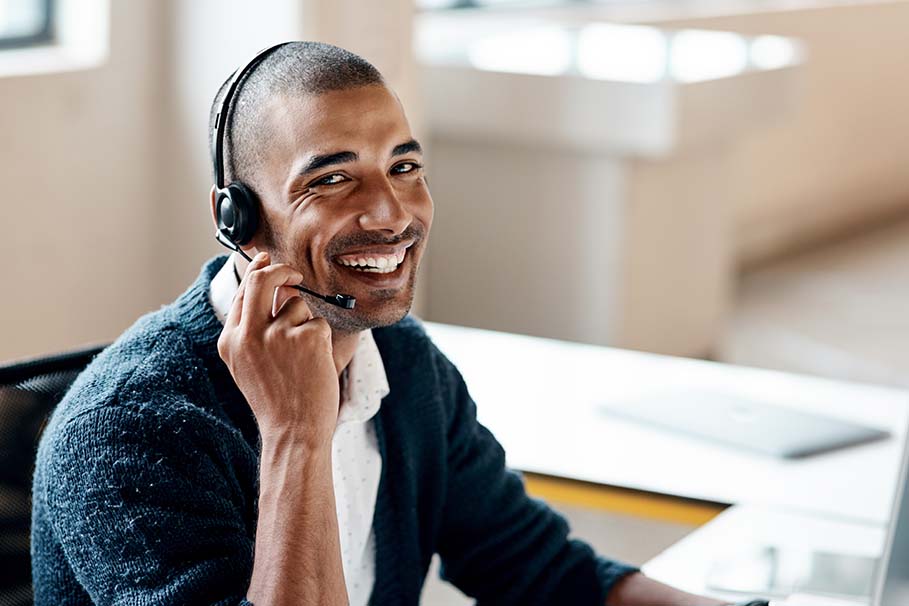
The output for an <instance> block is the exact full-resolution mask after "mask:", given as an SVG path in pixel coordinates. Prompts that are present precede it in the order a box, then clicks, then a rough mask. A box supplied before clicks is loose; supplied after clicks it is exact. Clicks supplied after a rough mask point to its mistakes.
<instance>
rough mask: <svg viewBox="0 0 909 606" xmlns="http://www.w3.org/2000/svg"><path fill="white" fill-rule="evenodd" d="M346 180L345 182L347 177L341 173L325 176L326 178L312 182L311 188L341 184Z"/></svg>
mask: <svg viewBox="0 0 909 606" xmlns="http://www.w3.org/2000/svg"><path fill="white" fill-rule="evenodd" d="M346 180H347V177H345V176H344V175H342V174H341V173H332V174H330V175H326V176H324V177H322V178H321V179H317V180H316V181H314V182H313V186H316V185H337V184H338V183H343V182H344V181H346Z"/></svg>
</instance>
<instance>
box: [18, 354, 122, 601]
mask: <svg viewBox="0 0 909 606" xmlns="http://www.w3.org/2000/svg"><path fill="white" fill-rule="evenodd" d="M102 349H104V346H95V347H90V348H87V349H81V350H79V351H73V352H69V353H63V354H57V355H52V356H47V357H42V358H37V359H32V360H26V361H21V362H15V363H12V364H8V365H4V366H0V606H30V605H31V604H32V601H33V600H32V578H31V558H30V556H29V535H30V529H31V487H32V473H33V470H34V464H35V451H36V449H37V446H38V438H39V437H40V435H41V431H42V429H43V428H44V424H45V423H46V421H47V418H48V416H49V415H50V413H51V411H52V410H53V409H54V406H56V405H57V403H58V402H59V401H60V399H61V398H62V397H63V395H64V394H65V393H66V391H67V390H68V389H69V386H70V385H71V384H72V382H73V380H74V379H75V378H76V376H77V375H78V374H79V373H80V372H81V371H82V369H83V368H85V366H87V365H88V363H89V362H91V360H92V358H94V357H95V356H96V355H97V354H98V353H99V352H100V351H101V350H102Z"/></svg>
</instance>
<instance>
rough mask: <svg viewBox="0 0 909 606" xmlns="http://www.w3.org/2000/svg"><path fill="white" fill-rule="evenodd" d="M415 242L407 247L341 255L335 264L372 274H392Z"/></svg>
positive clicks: (336, 258)
mask: <svg viewBox="0 0 909 606" xmlns="http://www.w3.org/2000/svg"><path fill="white" fill-rule="evenodd" d="M411 246H413V242H411V243H409V244H407V245H405V246H401V245H399V246H397V247H395V248H391V247H388V248H384V249H381V250H380V249H374V250H365V251H361V252H355V253H350V254H346V255H339V256H337V257H335V262H336V263H338V264H339V265H342V266H344V267H347V268H350V269H353V270H355V271H359V272H363V273H372V274H390V273H392V272H394V271H396V270H397V269H398V267H400V266H401V265H402V264H403V263H404V259H405V258H406V256H407V249H408V248H410V247H411Z"/></svg>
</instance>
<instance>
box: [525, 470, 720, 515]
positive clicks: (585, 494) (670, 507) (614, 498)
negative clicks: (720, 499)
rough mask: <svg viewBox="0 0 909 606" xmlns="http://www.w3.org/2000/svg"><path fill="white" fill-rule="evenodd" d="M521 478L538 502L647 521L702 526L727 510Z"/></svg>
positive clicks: (565, 482)
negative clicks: (539, 500)
mask: <svg viewBox="0 0 909 606" xmlns="http://www.w3.org/2000/svg"><path fill="white" fill-rule="evenodd" d="M523 475H524V484H525V486H526V487H527V492H528V494H530V495H531V496H533V497H536V498H538V499H542V500H544V501H547V502H549V501H552V502H553V503H562V504H564V505H574V506H579V507H585V508H587V509H599V510H601V511H608V512H610V513H618V514H622V515H629V516H634V517H638V518H644V519H648V520H658V521H661V522H671V523H675V524H685V525H688V526H703V525H704V524H706V523H707V522H709V521H711V520H712V519H713V518H715V517H716V516H718V515H719V514H720V513H722V512H723V510H724V509H726V506H725V505H720V504H716V503H706V502H702V501H693V500H690V499H685V498H681V497H671V496H667V495H659V494H653V493H647V492H642V491H638V490H632V489H627V488H616V487H613V486H599V485H596V484H589V483H587V482H580V481H577V480H566V479H563V478H554V477H550V476H544V475H539V474H532V473H525V474H523Z"/></svg>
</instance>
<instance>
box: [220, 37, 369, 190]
mask: <svg viewBox="0 0 909 606" xmlns="http://www.w3.org/2000/svg"><path fill="white" fill-rule="evenodd" d="M232 77H233V74H231V75H230V76H228V78H227V80H225V81H224V83H223V84H222V85H221V88H219V89H218V93H217V94H216V95H215V98H214V101H213V102H212V106H211V114H210V116H209V124H208V128H209V142H210V144H211V154H212V159H213V160H214V154H215V146H214V144H213V136H214V132H215V117H216V116H217V114H218V110H219V109H220V108H221V100H222V99H223V98H224V95H225V93H226V92H227V88H228V85H229V84H230V80H231V78H232ZM371 85H383V86H384V85H385V79H384V78H383V77H382V74H380V73H379V70H377V69H376V68H375V67H374V66H373V65H372V64H371V63H369V62H368V61H366V60H365V59H363V58H362V57H360V56H359V55H356V54H354V53H352V52H350V51H348V50H344V49H343V48H339V47H337V46H332V45H331V44H325V43H323V42H289V43H287V44H285V45H284V46H281V47H280V48H278V49H276V50H274V51H272V52H271V53H270V54H269V55H268V56H266V57H265V59H263V60H262V62H261V63H259V64H258V65H257V66H256V67H255V68H253V70H252V73H251V74H247V75H246V76H244V77H243V79H242V80H241V81H240V83H239V85H238V87H237V90H236V91H235V92H234V95H233V98H232V100H231V109H230V112H229V122H228V124H227V125H226V132H225V136H224V179H225V185H226V184H227V183H230V182H232V181H243V182H244V183H245V184H247V185H249V186H251V187H254V186H255V173H256V172H257V170H258V169H260V168H261V166H262V164H263V162H264V159H265V145H266V142H267V141H268V140H269V139H270V138H271V136H272V135H273V133H271V132H270V125H269V124H268V121H267V120H266V119H265V112H264V108H265V107H266V102H267V101H268V100H269V99H271V98H272V97H275V96H279V95H284V96H294V95H307V94H309V95H319V94H322V93H326V92H329V91H336V90H347V89H351V88H357V87H360V86H371ZM222 118H224V116H222ZM213 166H214V163H213ZM212 173H213V178H214V170H213V171H212Z"/></svg>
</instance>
